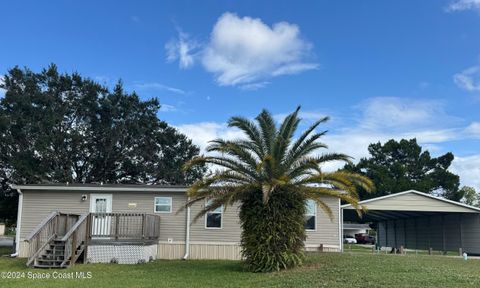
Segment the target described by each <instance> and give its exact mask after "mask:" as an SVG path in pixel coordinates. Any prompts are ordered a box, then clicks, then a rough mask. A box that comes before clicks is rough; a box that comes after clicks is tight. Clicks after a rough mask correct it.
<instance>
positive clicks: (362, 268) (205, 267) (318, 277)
mask: <svg viewBox="0 0 480 288" xmlns="http://www.w3.org/2000/svg"><path fill="white" fill-rule="evenodd" d="M8 271H13V272H24V273H25V277H27V275H28V274H27V273H28V272H30V273H49V274H51V275H52V273H53V272H57V273H58V272H61V273H63V272H65V273H70V272H74V273H75V272H91V273H92V278H91V279H75V280H52V279H49V280H28V279H1V278H0V287H29V288H34V287H349V288H350V287H422V288H427V287H436V288H439V287H442V288H443V287H480V274H479V271H480V260H468V261H464V260H463V259H460V258H451V257H442V256H423V255H422V256H415V255H407V256H400V255H385V254H382V255H371V254H367V253H343V254H340V253H314V254H309V256H308V259H307V261H306V263H305V265H304V266H303V267H301V268H297V269H293V270H289V271H282V272H278V273H269V274H254V273H249V272H245V271H243V268H242V265H241V263H240V262H236V261H199V260H197V261H195V260H189V261H181V260H178V261H166V260H158V261H155V262H151V263H148V264H141V265H119V264H85V265H83V264H80V265H77V266H75V267H73V268H68V269H63V270H40V269H27V268H26V267H25V260H24V259H11V258H7V257H0V272H8Z"/></svg>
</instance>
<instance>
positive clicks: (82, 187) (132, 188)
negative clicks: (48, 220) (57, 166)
mask: <svg viewBox="0 0 480 288" xmlns="http://www.w3.org/2000/svg"><path fill="white" fill-rule="evenodd" d="M12 188H13V189H21V190H22V191H28V190H33V191H103V192H139V191H140V192H180V193H186V192H187V190H188V188H189V187H188V186H180V185H143V184H103V185H102V184H26V185H12Z"/></svg>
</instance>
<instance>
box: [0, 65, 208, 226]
mask: <svg viewBox="0 0 480 288" xmlns="http://www.w3.org/2000/svg"><path fill="white" fill-rule="evenodd" d="M0 87H1V88H3V89H5V90H6V93H5V96H4V97H3V99H1V101H0V184H1V185H2V193H1V195H2V197H0V201H1V200H3V202H4V205H7V207H9V208H8V210H7V212H6V214H8V215H0V218H2V217H7V216H10V217H14V215H15V211H14V209H13V207H15V203H14V201H15V199H14V197H12V196H13V195H14V194H12V191H11V190H10V185H11V184H12V183H16V184H24V183H51V182H70V183H100V182H103V183H147V184H158V183H169V184H186V183H191V182H193V181H194V180H196V179H197V178H199V177H200V176H201V175H202V173H203V172H204V167H201V166H199V167H198V168H197V169H195V170H191V171H189V172H187V173H184V172H183V171H182V170H181V166H182V165H183V164H184V163H185V162H186V161H187V160H189V159H190V158H192V157H193V156H195V155H197V154H198V152H199V149H198V148H197V147H196V146H194V145H192V143H191V141H190V140H189V139H188V138H187V137H185V136H184V135H182V134H180V133H179V132H178V131H176V129H174V128H172V127H170V126H169V125H167V123H165V122H163V121H160V120H159V119H158V118H157V112H158V110H159V108H160V104H159V102H158V100H157V99H151V100H147V101H143V100H141V99H140V98H139V96H138V95H137V94H136V93H127V92H126V91H125V90H124V89H123V87H122V83H121V82H118V83H117V85H116V86H115V87H114V89H113V91H110V90H109V89H108V88H107V87H104V86H101V85H99V84H97V83H95V82H94V81H92V80H90V79H87V78H84V77H82V76H81V75H79V74H78V73H73V74H61V73H59V72H58V70H57V67H56V66H55V65H51V66H50V67H48V69H44V70H43V71H41V72H40V73H34V72H32V71H30V70H29V69H20V68H18V67H15V68H13V69H11V70H9V71H8V74H7V75H5V77H4V84H1V86H0ZM3 207H6V206H3ZM0 211H5V210H3V209H0ZM7 218H8V217H7Z"/></svg>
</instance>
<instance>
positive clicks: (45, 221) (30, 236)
mask: <svg viewBox="0 0 480 288" xmlns="http://www.w3.org/2000/svg"><path fill="white" fill-rule="evenodd" d="M58 215H60V212H58V211H53V212H52V213H50V214H48V216H47V217H45V219H43V220H42V222H40V224H38V225H37V227H35V229H33V230H32V232H30V234H28V236H27V238H25V241H27V242H30V241H32V239H33V237H35V236H37V234H38V233H40V232H41V231H42V228H44V227H45V226H46V225H47V224H48V222H50V221H51V220H52V219H53V218H55V217H57V216H58Z"/></svg>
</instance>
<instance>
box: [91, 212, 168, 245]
mask: <svg viewBox="0 0 480 288" xmlns="http://www.w3.org/2000/svg"><path fill="white" fill-rule="evenodd" d="M90 217H91V218H90V223H91V225H90V226H91V232H90V236H91V238H92V239H105V240H153V239H158V238H159V236H160V217H159V216H157V215H150V214H145V213H90Z"/></svg>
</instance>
